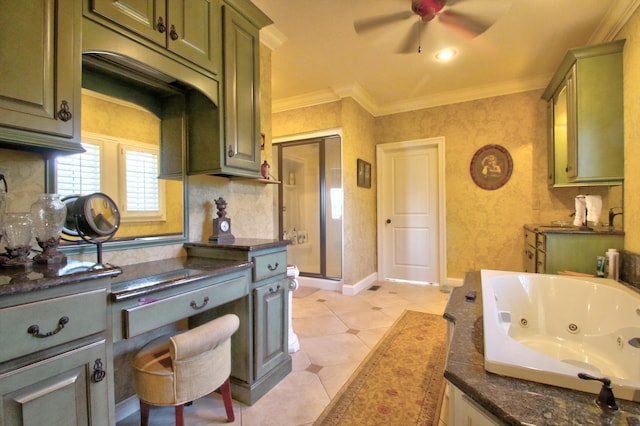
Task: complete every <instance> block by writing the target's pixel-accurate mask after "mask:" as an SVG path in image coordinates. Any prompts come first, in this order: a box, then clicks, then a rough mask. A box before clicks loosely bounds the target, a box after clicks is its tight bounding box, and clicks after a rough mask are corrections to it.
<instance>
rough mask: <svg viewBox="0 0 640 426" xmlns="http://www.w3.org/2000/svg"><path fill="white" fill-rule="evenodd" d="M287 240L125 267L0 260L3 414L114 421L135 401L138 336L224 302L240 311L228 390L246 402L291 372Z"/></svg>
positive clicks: (191, 320)
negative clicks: (3, 264) (5, 264)
mask: <svg viewBox="0 0 640 426" xmlns="http://www.w3.org/2000/svg"><path fill="white" fill-rule="evenodd" d="M287 244H288V241H278V240H258V239H236V240H234V241H231V242H229V243H225V244H209V243H208V242H203V243H189V244H186V246H185V247H186V249H187V252H188V257H186V258H176V259H164V260H160V261H152V262H145V263H140V264H134V265H128V266H123V267H115V266H111V265H101V266H97V267H96V265H95V264H90V263H87V262H84V263H83V262H77V261H74V260H69V261H68V263H67V264H66V265H64V266H49V267H46V266H41V265H37V264H29V265H28V266H26V267H25V266H23V267H21V268H2V269H0V323H1V324H2V328H1V329H0V338H1V339H2V347H1V349H0V395H1V396H2V401H3V402H2V416H1V417H0V419H2V420H3V422H2V424H12V425H13V424H20V425H22V424H24V425H36V424H38V425H41V424H53V423H55V424H76V423H87V424H94V425H111V424H115V422H116V418H120V417H121V416H120V415H117V414H116V413H117V412H118V414H120V413H119V412H120V410H121V406H123V407H124V408H125V410H124V411H125V412H126V408H127V407H133V408H134V409H137V400H136V399H135V398H134V397H135V392H134V391H133V386H132V374H131V364H130V360H131V357H132V356H133V355H134V354H135V353H136V352H137V350H138V349H139V348H140V347H141V346H143V345H144V344H145V343H146V342H147V341H149V340H151V339H152V338H155V337H157V336H158V335H162V334H167V333H170V332H173V331H175V330H179V329H182V328H186V327H194V326H197V325H199V324H202V323H204V322H206V321H209V320H210V319H212V318H215V317H217V316H219V315H222V314H224V313H229V312H231V313H235V314H236V315H238V317H239V318H240V328H239V330H238V331H237V332H236V333H235V335H234V336H233V339H232V355H233V364H232V372H231V374H232V393H233V397H234V399H236V400H238V401H241V402H244V403H246V404H253V403H254V402H256V401H257V400H258V399H259V398H260V397H261V396H263V395H264V394H265V393H266V392H267V391H268V390H270V389H271V388H272V387H273V386H275V384H276V383H278V382H279V381H280V380H282V378H284V377H285V376H286V375H287V374H288V373H289V372H290V371H291V357H290V356H289V354H288V342H287V328H288V294H287V292H288V291H289V285H288V280H287V276H286V275H287V274H286V272H287V252H286V245H287ZM134 403H135V405H134ZM129 404H131V405H129ZM72 407H75V409H73V408H72ZM116 407H117V409H116ZM54 418H55V419H56V420H55V421H53V422H52V419H54Z"/></svg>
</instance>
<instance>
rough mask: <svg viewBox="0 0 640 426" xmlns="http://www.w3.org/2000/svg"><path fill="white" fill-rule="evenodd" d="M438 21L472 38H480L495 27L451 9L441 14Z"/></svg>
mask: <svg viewBox="0 0 640 426" xmlns="http://www.w3.org/2000/svg"><path fill="white" fill-rule="evenodd" d="M438 20H439V21H440V22H442V23H443V24H445V25H447V26H449V27H450V28H452V29H453V30H455V31H457V32H459V33H461V34H463V35H465V36H467V37H471V38H473V37H477V36H479V35H480V34H482V33H483V32H485V31H487V30H488V29H489V27H491V25H493V22H487V21H483V20H480V19H476V18H473V17H471V16H470V15H467V14H464V13H460V12H456V11H454V10H451V9H447V10H445V11H443V12H441V13H440V14H439V15H438Z"/></svg>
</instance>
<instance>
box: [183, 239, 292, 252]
mask: <svg viewBox="0 0 640 426" xmlns="http://www.w3.org/2000/svg"><path fill="white" fill-rule="evenodd" d="M290 243H291V242H290V241H289V240H269V239H260V238H236V239H234V240H232V241H224V242H218V243H212V242H209V241H199V242H189V243H185V244H184V246H185V247H186V248H189V247H213V248H223V249H227V250H239V251H254V250H265V249H269V248H275V247H282V246H286V245H288V244H290Z"/></svg>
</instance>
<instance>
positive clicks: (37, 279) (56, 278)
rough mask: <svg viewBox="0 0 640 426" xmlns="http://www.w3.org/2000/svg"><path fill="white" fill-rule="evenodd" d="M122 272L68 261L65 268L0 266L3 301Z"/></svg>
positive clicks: (104, 266) (38, 265)
mask: <svg viewBox="0 0 640 426" xmlns="http://www.w3.org/2000/svg"><path fill="white" fill-rule="evenodd" d="M121 272H122V270H121V269H120V268H119V267H117V266H112V265H109V264H106V265H101V266H96V264H95V263H93V262H80V261H77V260H73V259H69V260H68V261H67V264H66V265H40V264H36V263H32V264H28V265H25V266H20V267H17V266H11V267H7V266H0V297H1V296H9V295H17V294H21V293H27V292H32V291H38V290H44V289H47V288H51V287H57V286H60V285H64V284H76V283H81V282H85V281H88V280H93V279H96V278H102V277H115V276H117V275H119V274H120V273H121Z"/></svg>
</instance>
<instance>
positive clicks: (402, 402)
mask: <svg viewBox="0 0 640 426" xmlns="http://www.w3.org/2000/svg"><path fill="white" fill-rule="evenodd" d="M446 327H447V324H446V320H445V319H444V318H443V317H442V316H441V315H434V314H427V313H422V312H415V311H404V313H403V314H402V315H401V316H400V318H398V320H397V321H396V322H395V324H394V325H393V326H391V328H389V330H388V331H387V333H386V334H385V335H384V337H383V338H382V339H381V340H380V342H379V343H378V344H377V345H376V347H375V348H374V349H373V351H372V352H371V353H370V354H369V355H368V356H367V358H366V359H365V360H364V361H363V362H362V364H360V366H358V368H357V369H356V371H355V372H354V373H353V374H352V375H351V377H350V378H349V380H347V383H345V385H344V386H343V387H342V389H340V391H339V392H338V394H337V395H336V396H335V398H333V399H332V400H331V402H330V403H329V405H328V406H327V408H325V410H324V411H323V412H322V414H321V415H320V417H318V420H316V422H315V423H314V426H336V425H343V426H347V425H349V426H351V425H366V426H374V425H375V426H378V425H380V426H382V425H384V426H395V425H398V426H400V425H402V426H406V425H437V424H438V419H439V416H440V406H441V403H442V397H443V394H444V377H443V372H444V364H445V359H446Z"/></svg>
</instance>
